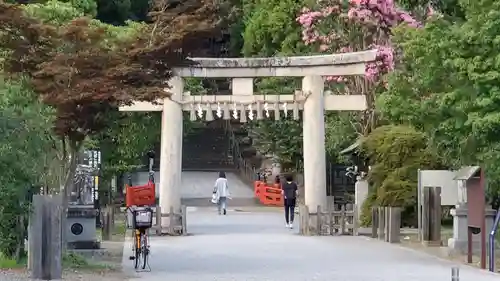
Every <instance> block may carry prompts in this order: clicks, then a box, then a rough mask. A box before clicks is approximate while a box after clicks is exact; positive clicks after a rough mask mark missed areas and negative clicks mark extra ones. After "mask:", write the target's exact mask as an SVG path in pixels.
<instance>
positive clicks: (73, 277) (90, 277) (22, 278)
mask: <svg viewBox="0 0 500 281" xmlns="http://www.w3.org/2000/svg"><path fill="white" fill-rule="evenodd" d="M130 278H132V276H131V275H127V274H124V273H121V272H105V273H104V272H103V273H99V272H82V271H75V270H71V271H65V272H64V274H63V280H68V281H96V280H99V279H104V280H106V281H124V280H128V279H130ZM29 280H39V279H31V278H30V275H29V273H28V272H27V271H26V270H3V271H0V281H29Z"/></svg>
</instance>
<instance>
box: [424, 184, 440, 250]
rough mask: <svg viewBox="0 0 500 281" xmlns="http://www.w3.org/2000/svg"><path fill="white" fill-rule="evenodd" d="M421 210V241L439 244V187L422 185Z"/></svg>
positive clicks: (433, 244)
mask: <svg viewBox="0 0 500 281" xmlns="http://www.w3.org/2000/svg"><path fill="white" fill-rule="evenodd" d="M422 199H423V200H422V201H423V210H422V236H423V237H422V243H423V244H424V245H427V246H441V187H429V186H425V187H424V192H423V198H422Z"/></svg>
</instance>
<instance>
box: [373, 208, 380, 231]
mask: <svg viewBox="0 0 500 281" xmlns="http://www.w3.org/2000/svg"><path fill="white" fill-rule="evenodd" d="M378 219H379V217H378V207H372V238H377V237H378V235H377V230H378Z"/></svg>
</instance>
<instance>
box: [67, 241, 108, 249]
mask: <svg viewBox="0 0 500 281" xmlns="http://www.w3.org/2000/svg"><path fill="white" fill-rule="evenodd" d="M100 248H101V242H99V241H74V242H68V249H71V250H95V249H100Z"/></svg>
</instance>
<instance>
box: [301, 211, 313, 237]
mask: <svg viewBox="0 0 500 281" xmlns="http://www.w3.org/2000/svg"><path fill="white" fill-rule="evenodd" d="M300 207H301V212H300V219H301V228H302V234H303V235H305V236H310V235H311V231H310V230H311V228H310V225H309V207H307V206H306V205H301V206H300Z"/></svg>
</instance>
